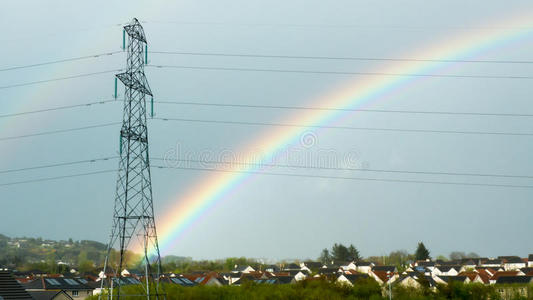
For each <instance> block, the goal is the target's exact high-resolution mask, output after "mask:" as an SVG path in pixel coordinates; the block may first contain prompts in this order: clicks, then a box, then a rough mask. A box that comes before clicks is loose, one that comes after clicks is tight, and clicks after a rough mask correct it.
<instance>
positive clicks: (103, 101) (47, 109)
mask: <svg viewBox="0 0 533 300" xmlns="http://www.w3.org/2000/svg"><path fill="white" fill-rule="evenodd" d="M109 102H117V101H116V100H101V101H94V102H87V103H81V104H73V105H65V106H57V107H51V108H44V109H39V110H32V111H24V112H18V113H12V114H5V115H0V118H7V117H16V116H22V115H29V114H36V113H43V112H49V111H56V110H64V109H71V108H78V107H89V106H92V105H95V104H105V103H109Z"/></svg>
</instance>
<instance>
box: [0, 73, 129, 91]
mask: <svg viewBox="0 0 533 300" xmlns="http://www.w3.org/2000/svg"><path fill="white" fill-rule="evenodd" d="M121 71H123V70H122V69H116V70H108V71H101V72H93V73H85V74H79V75H72V76H66V77H59V78H52V79H45V80H38V81H31V82H25V83H17V84H11V85H4V86H0V89H9V88H14V87H21V86H27V85H32V84H40V83H46V82H52V81H60V80H67V79H73V78H80V77H87V76H93V75H100V74H106V73H115V72H121Z"/></svg>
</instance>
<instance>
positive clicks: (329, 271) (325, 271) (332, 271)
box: [315, 268, 342, 277]
mask: <svg viewBox="0 0 533 300" xmlns="http://www.w3.org/2000/svg"><path fill="white" fill-rule="evenodd" d="M338 273H342V269H340V268H320V269H318V271H317V274H316V275H315V277H320V276H326V277H327V276H329V275H335V277H336V276H337V274H338Z"/></svg>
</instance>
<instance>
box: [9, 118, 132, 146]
mask: <svg viewBox="0 0 533 300" xmlns="http://www.w3.org/2000/svg"><path fill="white" fill-rule="evenodd" d="M118 124H122V122H112V123H105V124H97V125H90V126H83V127H75V128H67V129H59V130H52V131H43V132H38V133H30V134H24V135H15V136H7V137H0V141H7V140H15V139H21V138H27V137H34V136H42V135H50V134H57V133H65V132H71V131H79V130H86V129H92V128H100V127H108V126H114V125H118Z"/></svg>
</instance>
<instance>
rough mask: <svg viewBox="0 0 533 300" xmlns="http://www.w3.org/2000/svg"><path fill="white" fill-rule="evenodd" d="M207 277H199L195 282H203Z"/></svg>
mask: <svg viewBox="0 0 533 300" xmlns="http://www.w3.org/2000/svg"><path fill="white" fill-rule="evenodd" d="M204 278H205V277H198V278H196V279H195V280H194V281H195V282H201V281H202V280H204Z"/></svg>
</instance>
